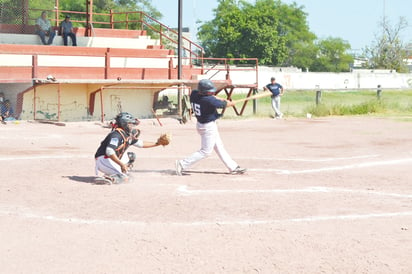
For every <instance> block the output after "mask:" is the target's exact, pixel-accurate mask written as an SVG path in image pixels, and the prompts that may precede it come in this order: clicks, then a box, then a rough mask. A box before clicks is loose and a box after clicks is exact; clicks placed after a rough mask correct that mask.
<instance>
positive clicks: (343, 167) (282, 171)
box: [248, 158, 412, 175]
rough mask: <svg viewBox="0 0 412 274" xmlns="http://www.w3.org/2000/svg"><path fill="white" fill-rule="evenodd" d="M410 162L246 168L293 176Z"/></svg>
mask: <svg viewBox="0 0 412 274" xmlns="http://www.w3.org/2000/svg"><path fill="white" fill-rule="evenodd" d="M410 162H412V158H405V159H397V160H388V161H374V162H365V163H359V164H352V165H341V166H331V167H322V168H314V169H303V170H287V169H270V168H248V171H257V172H275V173H277V174H279V175H293V174H307V173H319V172H328V171H341V170H346V169H359V168H368V167H376V166H390V165H399V164H406V163H410Z"/></svg>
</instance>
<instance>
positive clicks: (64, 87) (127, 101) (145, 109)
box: [20, 84, 155, 122]
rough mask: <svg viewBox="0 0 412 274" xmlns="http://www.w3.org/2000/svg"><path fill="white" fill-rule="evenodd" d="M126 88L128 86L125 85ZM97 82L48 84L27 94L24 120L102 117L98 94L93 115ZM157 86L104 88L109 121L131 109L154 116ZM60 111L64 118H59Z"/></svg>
mask: <svg viewBox="0 0 412 274" xmlns="http://www.w3.org/2000/svg"><path fill="white" fill-rule="evenodd" d="M124 87H126V86H124ZM100 88H101V85H95V84H60V93H59V85H58V84H47V85H40V86H37V87H36V90H34V89H31V90H29V91H27V92H26V93H24V95H23V99H22V103H23V105H22V109H23V111H22V113H21V115H20V119H22V120H33V119H34V116H35V118H36V119H46V120H58V119H59V120H60V121H63V122H66V121H88V120H101V113H102V108H101V97H100V93H99V92H98V93H96V96H95V99H94V111H93V115H90V109H89V101H90V94H91V93H92V92H94V91H96V90H99V89H100ZM154 92H155V89H150V88H147V89H143V88H134V87H130V88H124V89H116V88H105V89H104V90H103V108H104V113H105V120H110V119H112V118H113V117H115V116H116V115H117V114H118V113H119V112H120V111H127V112H130V113H131V114H133V115H135V116H136V117H140V118H149V117H151V116H152V107H153V93H154ZM59 111H60V117H59Z"/></svg>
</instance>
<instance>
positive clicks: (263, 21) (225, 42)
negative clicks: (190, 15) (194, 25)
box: [198, 0, 316, 67]
mask: <svg viewBox="0 0 412 274" xmlns="http://www.w3.org/2000/svg"><path fill="white" fill-rule="evenodd" d="M214 15H215V18H214V19H213V20H211V21H209V22H205V23H204V24H203V25H201V27H200V28H199V32H198V38H199V41H200V42H201V44H202V46H203V47H204V49H205V56H208V57H245V58H246V57H248V58H259V63H260V64H261V65H288V66H289V65H293V64H294V63H298V64H300V65H302V66H304V67H309V66H310V61H311V60H313V57H312V56H310V57H306V56H307V55H308V51H305V50H304V49H305V48H306V49H308V48H309V49H311V48H313V40H314V39H315V38H316V36H315V35H314V34H313V33H311V32H309V28H308V26H307V24H306V14H305V13H304V12H303V7H298V6H296V4H292V5H286V4H282V2H281V1H280V0H256V1H255V3H254V5H253V4H250V3H249V2H247V1H243V0H238V1H236V0H219V5H218V7H217V8H216V9H215V10H214ZM312 51H313V50H310V51H309V52H312Z"/></svg>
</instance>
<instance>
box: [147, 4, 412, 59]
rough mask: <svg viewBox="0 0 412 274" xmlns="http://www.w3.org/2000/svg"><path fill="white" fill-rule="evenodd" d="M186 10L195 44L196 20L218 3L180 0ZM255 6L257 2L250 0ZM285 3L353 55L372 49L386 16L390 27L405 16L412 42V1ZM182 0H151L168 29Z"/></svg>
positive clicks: (175, 22)
mask: <svg viewBox="0 0 412 274" xmlns="http://www.w3.org/2000/svg"><path fill="white" fill-rule="evenodd" d="M181 1H182V7H183V16H182V18H183V23H182V25H183V27H189V29H190V33H191V36H192V41H195V42H196V41H197V39H196V31H197V28H198V27H199V26H200V25H201V24H199V23H197V21H199V20H200V21H202V22H206V21H210V20H212V19H213V18H214V13H213V9H215V8H217V0H181ZM249 2H250V3H254V0H250V1H249ZM282 2H283V3H285V4H292V3H293V2H296V3H297V4H298V6H304V8H303V10H304V11H305V12H306V13H307V14H308V15H307V20H308V25H309V29H310V31H311V32H313V33H315V34H316V36H317V37H318V38H320V39H324V38H328V37H334V38H341V39H343V40H346V41H347V42H349V44H350V45H351V47H352V49H353V50H354V52H358V51H359V52H360V51H361V50H362V49H364V48H365V47H366V46H371V44H372V43H373V41H374V40H375V37H376V35H378V34H379V30H380V28H379V22H381V21H382V18H383V16H384V15H385V17H386V18H387V19H388V20H389V23H390V25H391V26H394V25H395V24H397V23H398V22H399V18H400V17H405V19H406V21H407V22H408V27H407V28H405V29H404V30H403V31H402V36H401V38H402V40H403V41H404V42H405V43H412V12H411V7H412V6H411V0H282ZM178 3H179V0H152V5H153V6H154V7H156V9H158V10H159V11H160V12H161V13H162V14H163V19H161V20H160V21H161V22H162V23H163V24H165V25H166V26H168V27H172V28H176V27H177V25H178Z"/></svg>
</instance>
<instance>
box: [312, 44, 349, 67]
mask: <svg viewBox="0 0 412 274" xmlns="http://www.w3.org/2000/svg"><path fill="white" fill-rule="evenodd" d="M349 49H350V44H349V43H348V42H346V41H344V40H342V39H341V38H333V37H329V38H327V39H323V40H319V42H318V43H317V54H316V58H315V60H314V62H313V63H312V65H311V67H310V70H311V71H328V72H345V71H350V64H351V63H353V57H352V56H351V55H350V54H349V53H347V52H348V50H349Z"/></svg>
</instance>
